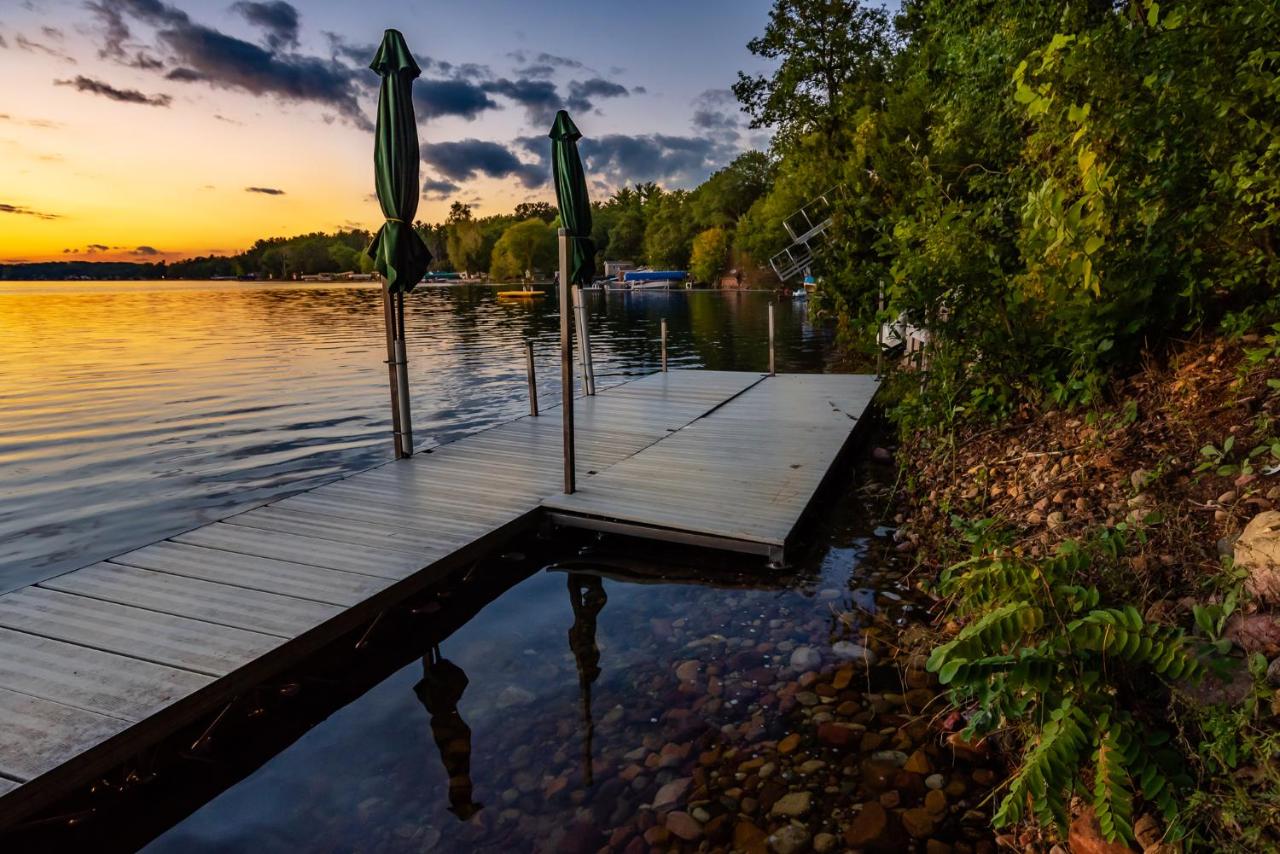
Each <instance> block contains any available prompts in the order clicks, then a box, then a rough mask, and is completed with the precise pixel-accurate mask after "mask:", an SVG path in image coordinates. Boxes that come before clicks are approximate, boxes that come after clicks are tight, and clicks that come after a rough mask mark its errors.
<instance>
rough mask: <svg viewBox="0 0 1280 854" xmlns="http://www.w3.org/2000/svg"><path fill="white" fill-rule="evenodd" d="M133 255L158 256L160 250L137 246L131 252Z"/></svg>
mask: <svg viewBox="0 0 1280 854" xmlns="http://www.w3.org/2000/svg"><path fill="white" fill-rule="evenodd" d="M133 254H134V255H159V254H160V250H159V249H157V248H155V247H154V246H139V247H138V248H137V249H135V250H133Z"/></svg>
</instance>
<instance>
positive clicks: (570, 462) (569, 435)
mask: <svg viewBox="0 0 1280 854" xmlns="http://www.w3.org/2000/svg"><path fill="white" fill-rule="evenodd" d="M569 293H570V292H569V232H568V231H567V230H566V229H563V228H562V229H560V398H561V403H560V406H561V407H562V409H561V414H560V415H561V417H560V420H561V423H562V424H563V427H564V491H565V494H566V495H570V494H572V493H573V491H574V489H575V488H576V483H575V480H574V476H575V473H576V472H575V465H574V457H573V342H572V341H571V340H570V330H569V313H570V311H571V310H572V308H571V306H570V300H569Z"/></svg>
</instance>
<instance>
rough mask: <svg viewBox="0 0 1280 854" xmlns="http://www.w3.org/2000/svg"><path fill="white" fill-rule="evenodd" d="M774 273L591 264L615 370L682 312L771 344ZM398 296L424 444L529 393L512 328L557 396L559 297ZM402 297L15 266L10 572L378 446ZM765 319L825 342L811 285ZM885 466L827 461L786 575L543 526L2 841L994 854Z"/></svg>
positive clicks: (707, 339)
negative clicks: (703, 284)
mask: <svg viewBox="0 0 1280 854" xmlns="http://www.w3.org/2000/svg"><path fill="white" fill-rule="evenodd" d="M770 301H771V296H770V295H768V294H763V293H736V292H672V293H652V292H650V293H636V294H623V293H617V294H615V293H600V292H595V293H591V294H589V296H588V303H589V309H590V314H591V325H592V330H593V336H594V343H595V345H596V351H597V373H598V376H599V377H600V379H601V382H602V383H604V382H608V381H610V380H619V379H622V378H625V377H626V376H629V375H634V374H640V373H645V372H648V371H652V370H654V369H655V368H656V367H657V362H658V328H659V322H660V320H661V319H662V318H663V317H665V318H667V320H668V323H669V328H670V347H669V349H670V361H671V363H672V366H673V367H703V366H705V367H709V368H717V369H740V370H761V369H764V368H765V366H766V363H767V345H766V317H767V306H768V304H769V302H770ZM408 303H409V310H408V321H409V322H408V327H409V328H408V332H409V337H410V341H411V352H410V360H411V367H412V389H413V393H414V401H413V405H414V420H415V436H416V438H417V440H418V442H419V443H432V442H439V441H444V440H447V439H449V438H452V437H456V436H459V435H462V434H465V433H468V432H471V431H475V430H479V429H483V428H485V427H488V426H490V425H492V424H495V423H498V422H500V421H503V420H506V419H509V418H512V417H515V416H518V415H520V414H521V413H523V412H524V411H526V407H527V401H526V398H525V394H526V391H525V377H524V365H523V350H522V346H523V341H524V340H526V339H532V340H533V341H534V342H535V346H536V351H537V356H538V359H537V361H538V369H539V377H540V383H539V384H540V397H541V398H542V399H543V401H544V402H545V403H554V402H555V401H556V399H557V396H558V388H557V385H558V373H557V364H558V362H557V359H558V322H559V320H558V316H557V314H556V310H555V306H554V305H553V304H552V302H551V301H550V300H549V299H547V300H537V301H533V302H531V303H525V302H519V303H512V304H505V303H502V302H499V301H498V300H497V299H496V297H495V295H494V292H493V290H491V289H489V288H485V287H471V286H468V287H427V288H422V289H420V290H419V291H418V292H416V293H415V294H414V295H413V296H412V297H411V298H410V299H409V301H408ZM381 318H382V315H381V305H380V298H379V294H378V292H377V291H376V290H374V289H371V288H363V287H328V286H326V287H296V286H264V285H257V284H252V285H241V284H219V283H212V284H206V283H192V284H168V283H136V284H135V283H130V284H125V285H116V284H112V285H85V286H80V285H73V286H52V287H51V286H47V285H38V284H16V285H15V284H5V283H0V323H3V328H4V331H5V339H4V344H3V349H0V412H2V413H3V418H2V419H0V490H3V492H2V493H0V582H3V583H5V584H10V585H13V584H18V583H22V582H23V581H25V580H31V579H33V578H38V577H42V576H44V575H48V574H51V573H53V572H57V571H59V570H61V569H67V568H71V567H75V566H79V565H82V564H84V563H87V562H89V561H91V560H94V559H98V558H101V557H105V556H108V555H111V554H114V553H117V552H119V551H121V550H124V549H128V548H132V547H136V546H139V545H142V544H144V543H146V542H149V541H152V540H154V539H157V538H159V537H162V536H164V535H166V534H169V533H172V532H175V531H178V530H182V529H185V528H189V527H192V526H194V525H197V524H200V523H202V522H205V521H208V520H209V519H212V518H215V517H217V516H221V515H224V514H226V513H229V512H231V511H233V510H235V509H237V508H239V507H243V506H247V505H249V504H253V503H256V502H260V501H263V500H266V499H269V498H271V497H274V496H278V495H281V494H283V493H286V492H288V491H291V490H296V489H300V488H304V487H307V486H310V485H312V484H314V483H317V482H319V481H322V480H325V479H327V478H331V477H333V476H334V475H336V474H340V473H343V472H347V471H352V470H356V469H360V468H364V467H367V466H369V465H371V464H373V463H376V462H378V461H380V460H382V459H385V458H386V457H387V456H388V454H389V449H390V441H389V435H388V431H389V423H388V418H387V399H386V395H387V391H386V369H385V366H384V365H383V363H382V359H383V358H384V353H385V350H384V338H383V330H382V325H381V324H382V319H381ZM777 320H778V365H779V369H780V370H802V371H803V370H808V371H814V370H821V369H822V367H823V365H824V362H825V360H826V358H827V357H826V353H827V349H828V343H829V339H828V336H827V334H826V333H824V332H823V331H822V330H820V329H815V328H814V327H813V326H811V325H810V323H809V321H808V319H807V317H806V314H805V311H804V307H803V304H802V303H794V304H793V303H791V302H784V303H782V304H781V305H780V306H779V310H778V315H777ZM892 478H893V470H892V468H891V467H887V466H886V467H882V468H880V469H876V468H875V467H874V466H872V467H871V468H870V469H864V470H862V471H859V472H858V473H857V475H853V473H852V472H851V471H850V470H848V469H846V470H845V471H843V472H841V483H840V487H839V488H838V489H834V490H832V491H831V493H830V494H828V495H826V496H824V500H823V502H822V505H823V506H822V507H821V508H820V512H819V513H818V514H816V515H817V519H816V520H815V523H814V524H813V525H812V526H811V528H810V530H809V532H808V535H807V543H808V545H807V547H806V548H803V549H800V550H797V551H796V552H795V553H793V554H792V555H791V558H792V560H793V564H792V565H791V566H789V567H787V568H786V569H784V570H774V569H769V568H768V567H767V566H766V565H765V563H764V562H763V561H762V560H761V559H759V558H753V557H746V556H733V555H710V554H706V553H698V552H696V551H692V550H688V549H678V548H675V547H662V546H659V545H656V544H652V543H636V542H632V541H627V540H623V539H617V538H610V537H606V538H603V539H597V538H594V537H591V536H589V535H586V534H584V533H581V532H579V533H572V532H568V533H561V534H559V535H557V536H555V537H554V538H551V539H546V538H543V537H539V536H537V535H533V534H530V535H526V536H524V537H522V538H520V539H518V540H516V541H515V542H513V543H511V544H510V545H508V546H507V547H506V550H505V551H504V552H503V553H501V554H495V555H491V556H489V557H487V558H485V559H483V560H481V561H479V562H478V563H477V564H476V565H475V566H474V567H472V568H471V569H470V570H468V571H467V573H466V574H465V577H462V578H459V579H452V580H450V581H449V582H447V583H446V584H443V585H441V586H440V587H438V588H437V589H435V590H432V591H428V592H426V593H425V594H423V595H421V596H419V597H416V598H415V599H413V600H410V601H409V602H407V603H405V604H404V605H402V606H398V607H396V608H393V609H391V610H390V611H388V612H387V613H386V615H385V616H384V617H383V618H381V619H380V620H379V621H378V622H377V624H376V625H375V626H374V627H373V628H372V629H371V630H370V631H369V634H368V636H367V637H365V638H362V639H361V640H362V642H361V643H360V644H356V643H354V641H353V639H352V638H345V639H343V640H341V641H338V642H335V643H334V644H332V645H330V647H328V648H326V649H325V650H324V651H322V652H321V653H319V654H317V655H315V656H312V657H310V658H308V659H306V660H305V661H303V662H301V663H299V664H298V665H297V666H296V667H295V668H294V669H293V670H291V671H290V672H288V673H285V674H281V675H279V676H277V677H274V678H273V679H272V680H270V681H268V682H267V683H265V684H263V685H262V686H259V687H258V688H256V689H254V690H253V691H249V692H246V694H245V695H244V696H242V697H240V698H239V699H238V700H237V701H236V702H235V703H234V704H232V706H231V707H229V708H228V709H227V710H226V712H225V714H224V715H220V716H219V717H218V718H217V725H216V726H213V727H211V728H210V729H209V730H208V731H207V732H205V727H206V725H209V724H211V723H213V721H212V720H206V721H202V722H200V723H199V724H197V725H196V726H195V727H193V728H192V731H191V732H187V733H181V734H178V735H177V736H175V737H174V738H173V739H171V740H170V743H169V744H168V746H162V747H160V748H157V749H156V750H154V751H148V753H147V754H146V755H145V756H143V757H140V758H135V759H134V760H132V761H131V762H130V763H129V764H128V765H127V766H126V767H125V768H124V769H123V770H119V771H116V772H113V773H111V774H108V775H105V776H104V779H103V782H102V783H100V784H98V785H95V786H94V787H93V788H92V790H91V791H88V792H83V793H80V794H78V795H76V796H74V797H72V798H70V799H69V802H68V803H67V804H64V805H61V806H59V807H58V808H56V809H54V810H52V811H51V814H50V815H48V816H45V817H44V819H43V820H38V821H36V822H34V823H32V824H31V825H29V826H28V827H25V828H23V829H22V830H21V831H20V832H19V833H18V834H16V835H15V836H14V838H13V839H12V841H9V840H3V839H0V848H4V849H5V850H17V851H26V850H31V851H48V850H95V851H116V850H119V851H132V850H135V849H137V848H139V847H145V849H146V850H147V851H148V852H152V854H169V852H173V854H193V853H194V852H201V854H203V852H228V854H230V852H244V851H254V852H294V851H308V852H335V854H336V852H342V853H343V854H347V852H350V854H356V853H357V852H360V854H363V853H364V852H369V854H373V852H428V851H431V852H462V851H492V852H518V851H538V852H557V854H559V852H570V853H571V854H572V852H582V854H587V852H598V851H612V852H619V854H643V852H649V851H651V850H662V851H670V850H675V851H690V852H691V851H697V850H700V849H701V850H707V848H718V849H720V850H726V849H732V850H742V851H753V852H754V851H761V852H763V851H766V850H772V851H794V852H800V851H807V850H811V849H813V850H842V849H844V848H846V847H853V848H857V849H866V850H882V851H888V850H893V851H897V850H925V849H926V845H928V846H929V848H928V850H931V851H952V852H956V854H994V850H995V849H994V844H993V842H992V840H991V838H990V831H989V828H988V822H989V816H990V806H989V803H990V802H989V799H988V795H989V792H990V789H991V786H992V784H993V783H994V782H995V781H996V774H995V772H994V770H993V769H992V768H991V767H989V765H990V763H989V761H988V760H985V759H983V757H981V756H968V757H965V756H960V757H959V758H957V757H956V756H955V755H954V753H953V751H952V750H951V748H950V747H948V746H947V745H946V741H945V733H944V732H941V731H940V730H939V729H937V724H938V722H939V719H940V718H941V717H942V716H940V715H938V714H936V712H937V711H938V710H939V709H940V708H942V705H941V703H940V702H939V698H938V696H937V689H936V685H935V684H934V683H933V680H932V678H931V676H930V675H929V674H927V673H925V672H924V671H923V669H922V659H921V658H920V657H919V656H914V657H913V656H911V655H909V654H906V653H904V652H903V651H902V650H901V641H902V638H903V633H904V632H911V631H913V630H916V629H918V628H919V625H920V624H921V623H922V622H923V620H924V619H925V618H926V617H927V613H926V611H927V606H928V604H929V603H928V601H927V600H926V599H924V598H923V597H922V596H921V595H920V594H918V593H916V592H915V591H913V590H912V589H911V586H910V584H909V583H908V580H907V577H906V576H905V572H906V571H907V570H908V569H909V568H910V560H909V558H906V557H904V556H903V555H902V554H900V553H899V552H898V551H897V550H896V549H895V544H894V542H893V539H892V533H893V532H892V530H891V529H888V528H884V527H879V526H878V522H877V517H878V515H879V514H880V513H882V512H883V511H884V509H885V508H886V507H887V506H888V497H887V493H888V490H889V487H888V484H890V483H891V482H892ZM868 650H869V651H870V652H867V651H868ZM868 658H871V659H872V660H871V661H870V665H868V663H867V660H868ZM949 720H950V719H949ZM950 725H953V726H954V720H952V721H951V724H950ZM202 733H203V734H204V736H207V737H203V736H202V737H200V738H197V736H201V734H202ZM195 742H198V744H196V743H195ZM767 837H768V838H769V841H766V838H767ZM6 844H9V847H8V848H5V846H6Z"/></svg>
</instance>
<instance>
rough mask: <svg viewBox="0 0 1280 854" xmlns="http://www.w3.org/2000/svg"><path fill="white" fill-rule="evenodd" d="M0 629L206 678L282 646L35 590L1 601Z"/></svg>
mask: <svg viewBox="0 0 1280 854" xmlns="http://www.w3.org/2000/svg"><path fill="white" fill-rule="evenodd" d="M0 627H4V628H9V629H13V630H15V631H20V632H26V633H28V634H33V635H39V636H41V637H47V638H53V639H55V640H61V641H66V642H67V643H72V644H77V645H79V646H87V647H89V648H90V649H98V650H102V651H104V652H114V653H117V654H119V655H124V656H128V657H130V658H138V659H142V660H143V661H150V662H154V663H156V664H166V665H169V666H171V667H178V668H181V669H183V670H192V671H195V672H196V673H203V674H205V675H208V676H222V675H225V674H227V673H230V672H231V671H232V670H234V669H236V668H237V667H240V666H242V665H244V664H247V663H248V662H250V661H253V660H254V659H255V658H259V657H261V656H263V655H265V654H266V653H268V652H270V651H271V650H272V649H274V648H275V647H277V646H279V645H280V643H281V639H280V638H278V637H273V636H271V635H264V634H260V633H258V632H250V631H246V630H244V629H233V628H229V627H227V626H219V625H216V624H214V623H204V622H200V621H199V620H190V619H187V618H185V617H175V616H172V615H169V614H159V613H156V612H155V611H146V610H143V609H141V608H133V607H130V606H127V605H117V604H115V603H114V602H104V601H102V600H100V599H86V598H84V597H82V596H73V595H71V594H68V593H60V592H58V591H56V590H44V589H41V588H39V587H28V588H25V589H23V590H16V591H14V592H13V593H6V594H5V595H4V596H0ZM3 729H4V727H3V726H0V730H3Z"/></svg>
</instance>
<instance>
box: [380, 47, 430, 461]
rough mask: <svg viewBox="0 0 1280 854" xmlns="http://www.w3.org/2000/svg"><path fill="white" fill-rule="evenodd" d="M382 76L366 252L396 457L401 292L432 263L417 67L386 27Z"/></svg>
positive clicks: (405, 386)
mask: <svg viewBox="0 0 1280 854" xmlns="http://www.w3.org/2000/svg"><path fill="white" fill-rule="evenodd" d="M369 67H370V68H372V69H373V70H374V71H376V72H377V73H378V74H379V75H381V77H382V85H381V87H380V88H379V90H378V125H377V129H376V130H375V132H374V149H373V173H374V184H375V186H376V187H377V191H378V203H379V204H380V205H381V206H382V215H383V217H385V219H386V221H385V222H383V224H382V227H381V228H379V229H378V233H377V234H376V235H374V238H373V242H372V243H370V244H369V249H368V250H367V251H368V255H369V257H371V258H373V260H374V268H375V269H376V270H377V271H378V273H379V274H380V275H381V276H382V278H383V287H382V306H383V313H384V315H385V318H386V325H387V368H388V375H389V378H390V382H391V421H392V429H393V430H394V431H395V446H396V457H397V458H399V457H407V456H409V455H410V454H412V453H413V427H412V424H411V422H410V413H409V364H408V359H407V357H406V348H405V340H404V295H405V294H406V293H408V292H409V291H411V290H413V289H414V286H415V285H417V284H418V282H419V281H420V280H421V279H422V275H423V274H424V273H425V272H426V271H427V267H428V266H429V265H430V264H431V253H430V252H429V251H428V250H427V245H426V244H425V243H423V242H422V238H421V237H420V236H419V235H418V232H417V231H415V230H414V228H413V218H414V216H415V215H416V214H417V212H418V195H419V188H418V159H419V157H420V156H421V155H420V154H419V151H418V125H417V121H416V119H415V118H414V115H413V98H412V91H411V90H412V86H413V81H414V79H415V78H416V77H418V75H420V74H421V73H422V70H421V69H420V68H418V63H416V62H414V60H413V55H412V54H411V53H409V46H408V45H407V44H405V41H404V36H402V35H401V34H400V32H399V31H398V30H387V31H386V32H385V33H384V34H383V36H382V44H381V45H380V46H379V47H378V53H377V55H376V56H375V57H374V58H373V62H372V63H371V64H370V65H369Z"/></svg>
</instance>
